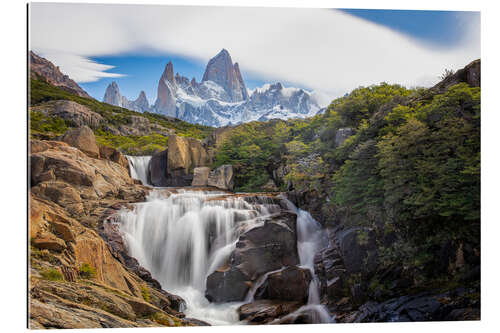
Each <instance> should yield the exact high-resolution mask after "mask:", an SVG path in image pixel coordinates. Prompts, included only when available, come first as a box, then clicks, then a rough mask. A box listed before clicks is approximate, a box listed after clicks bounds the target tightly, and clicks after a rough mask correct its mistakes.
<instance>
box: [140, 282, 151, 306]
mask: <svg viewBox="0 0 500 333" xmlns="http://www.w3.org/2000/svg"><path fill="white" fill-rule="evenodd" d="M141 294H142V298H143V299H144V300H145V301H146V302H150V301H151V295H150V294H149V290H148V288H147V287H146V286H141Z"/></svg>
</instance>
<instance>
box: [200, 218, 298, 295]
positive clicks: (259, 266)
mask: <svg viewBox="0 0 500 333" xmlns="http://www.w3.org/2000/svg"><path fill="white" fill-rule="evenodd" d="M263 219H264V221H263V225H262V226H260V227H254V228H253V229H250V230H249V231H247V232H245V233H243V234H242V235H241V236H240V237H239V239H238V242H237V244H236V249H235V250H234V251H233V252H232V253H231V255H230V259H229V264H226V265H224V266H222V267H220V268H219V269H217V270H216V271H215V272H214V273H212V274H211V275H209V276H208V278H207V290H206V297H207V299H208V300H210V301H211V302H229V301H241V300H243V299H244V298H245V295H246V294H247V293H248V291H249V290H250V286H251V285H252V284H253V283H254V282H255V281H256V280H257V278H259V277H260V276H262V275H263V274H265V273H267V272H270V271H274V270H277V269H279V268H281V267H283V266H294V265H297V264H298V263H299V258H298V253H297V234H296V223H297V215H296V214H294V213H291V212H281V213H279V214H277V215H274V216H269V217H264V218H263Z"/></svg>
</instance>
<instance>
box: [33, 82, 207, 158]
mask: <svg viewBox="0 0 500 333" xmlns="http://www.w3.org/2000/svg"><path fill="white" fill-rule="evenodd" d="M81 125H87V126H89V127H91V128H92V129H93V130H94V133H95V135H96V139H97V141H98V143H99V144H102V145H106V146H111V147H114V148H116V149H119V150H120V151H122V152H123V153H125V154H130V155H147V154H152V153H153V152H154V151H156V150H161V149H164V147H165V146H166V144H167V136H168V135H170V134H174V133H175V134H177V135H180V136H189V137H194V138H197V139H203V138H204V137H206V136H207V135H208V134H209V133H210V132H211V131H212V128H210V127H208V126H203V125H193V124H190V123H188V122H185V121H181V120H179V119H175V118H170V117H166V116H162V115H159V114H154V113H148V112H144V113H140V112H136V111H131V110H128V109H124V108H121V107H117V106H114V105H110V104H107V103H103V102H99V101H96V100H95V99H92V98H86V97H82V96H78V95H75V94H73V93H71V92H68V91H67V90H64V89H62V88H60V87H56V86H53V85H50V84H48V83H46V82H43V81H40V80H36V79H31V81H30V130H31V136H32V137H33V138H44V139H49V138H55V137H57V136H60V135H62V134H63V133H64V132H65V131H66V130H67V129H68V128H69V127H74V126H81Z"/></svg>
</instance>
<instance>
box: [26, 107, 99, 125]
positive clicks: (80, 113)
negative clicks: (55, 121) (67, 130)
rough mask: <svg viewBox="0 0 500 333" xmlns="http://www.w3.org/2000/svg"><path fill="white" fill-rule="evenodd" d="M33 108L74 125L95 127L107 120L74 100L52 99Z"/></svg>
mask: <svg viewBox="0 0 500 333" xmlns="http://www.w3.org/2000/svg"><path fill="white" fill-rule="evenodd" d="M33 110H34V111H40V112H42V113H43V114H45V115H47V116H51V117H59V118H61V119H63V120H64V121H65V122H66V123H68V124H70V125H73V126H74V127H81V126H88V127H90V128H94V129H95V128H98V127H99V126H100V125H101V124H103V123H104V122H105V120H104V118H103V117H102V116H101V115H100V114H98V113H97V112H94V111H92V110H90V109H89V108H88V107H86V106H84V105H82V104H79V103H76V102H74V101H67V100H58V101H50V102H46V103H42V104H41V105H37V106H35V107H33Z"/></svg>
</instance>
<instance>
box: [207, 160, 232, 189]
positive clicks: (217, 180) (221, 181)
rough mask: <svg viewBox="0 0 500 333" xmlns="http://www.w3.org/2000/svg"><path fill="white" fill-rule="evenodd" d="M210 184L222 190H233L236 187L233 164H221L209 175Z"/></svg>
mask: <svg viewBox="0 0 500 333" xmlns="http://www.w3.org/2000/svg"><path fill="white" fill-rule="evenodd" d="M207 184H208V186H213V187H217V188H218V189H221V190H229V191H232V190H233V188H234V173H233V166H232V165H221V166H220V167H218V168H216V169H215V170H213V171H211V172H210V174H209V175H208V181H207Z"/></svg>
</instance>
